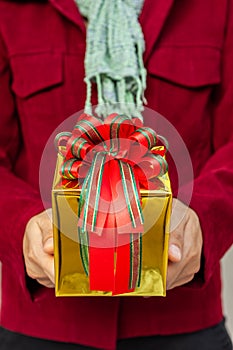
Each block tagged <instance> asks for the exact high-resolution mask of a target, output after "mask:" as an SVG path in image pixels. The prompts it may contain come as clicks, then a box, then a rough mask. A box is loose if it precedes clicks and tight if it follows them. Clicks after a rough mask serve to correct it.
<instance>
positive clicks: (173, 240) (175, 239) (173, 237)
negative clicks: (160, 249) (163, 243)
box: [168, 227, 184, 262]
mask: <svg viewBox="0 0 233 350" xmlns="http://www.w3.org/2000/svg"><path fill="white" fill-rule="evenodd" d="M183 241H184V235H183V232H182V227H181V228H179V229H176V230H175V231H172V232H171V233H170V237H169V246H168V259H169V260H170V261H172V262H180V261H181V259H182V250H183V243H184V242H183Z"/></svg>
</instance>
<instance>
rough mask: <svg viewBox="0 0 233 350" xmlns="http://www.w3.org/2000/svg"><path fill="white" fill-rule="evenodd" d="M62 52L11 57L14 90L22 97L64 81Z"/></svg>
mask: <svg viewBox="0 0 233 350" xmlns="http://www.w3.org/2000/svg"><path fill="white" fill-rule="evenodd" d="M62 58H63V57H62V54H60V53H50V52H49V53H36V54H34V53H32V54H30V53H29V54H24V55H16V56H13V57H11V69H12V76H13V81H12V90H13V91H14V93H15V94H16V95H17V96H18V97H20V98H27V97H30V96H32V95H34V94H36V93H38V92H40V91H42V90H48V89H51V88H53V87H55V86H57V85H60V84H62V83H63V67H62V64H63V59H62Z"/></svg>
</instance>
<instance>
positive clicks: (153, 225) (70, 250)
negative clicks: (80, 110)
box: [52, 155, 172, 296]
mask: <svg viewBox="0 0 233 350" xmlns="http://www.w3.org/2000/svg"><path fill="white" fill-rule="evenodd" d="M61 164H62V157H61V156H60V155H58V160H57V166H56V171H55V176H54V183H53V189H52V208H53V230H54V258H55V293H56V296H111V295H112V294H111V292H101V291H90V289H89V279H88V276H86V274H85V272H84V269H83V266H82V262H81V258H80V250H79V243H78V234H77V211H78V200H79V195H80V189H77V188H64V186H62V185H61V176H60V174H59V169H60V168H61ZM159 180H160V181H161V183H162V186H161V188H160V189H158V190H153V191H146V190H142V191H141V196H142V208H143V215H144V221H145V223H144V234H143V237H142V276H141V283H140V287H138V288H136V289H135V291H134V292H130V293H125V294H120V295H121V296H123V295H124V296H165V295H166V274H167V262H168V239H169V224H170V214H171V204H172V193H171V187H170V181H169V177H168V175H167V174H166V175H164V176H163V177H160V178H159Z"/></svg>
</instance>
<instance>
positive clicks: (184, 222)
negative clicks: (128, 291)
mask: <svg viewBox="0 0 233 350" xmlns="http://www.w3.org/2000/svg"><path fill="white" fill-rule="evenodd" d="M171 230H172V231H171V232H170V239H169V249H168V259H169V262H168V272H167V289H172V288H175V287H178V286H181V285H183V284H185V283H188V282H190V281H191V280H192V279H193V277H194V274H195V273H197V272H198V271H199V269H200V262H201V251H202V243H203V241H202V231H201V226H200V223H199V219H198V216H197V214H196V213H195V212H194V211H193V210H192V209H190V208H188V207H187V206H186V205H184V204H183V203H182V202H180V201H179V200H178V199H173V204H172V215H171Z"/></svg>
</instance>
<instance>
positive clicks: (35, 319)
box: [0, 0, 233, 349]
mask: <svg viewBox="0 0 233 350" xmlns="http://www.w3.org/2000/svg"><path fill="white" fill-rule="evenodd" d="M140 22H141V24H142V28H143V31H144V34H145V39H146V52H145V55H144V58H145V64H146V67H147V69H148V88H147V91H146V97H147V99H148V104H149V107H151V108H153V109H155V110H157V111H158V112H160V113H161V114H163V115H164V116H166V117H167V118H168V120H169V121H170V122H171V123H172V124H173V125H174V126H175V127H176V128H177V130H178V131H179V132H180V134H181V136H182V137H183V139H184V141H185V142H186V145H187V147H188V149H189V152H190V155H191V158H192V162H193V168H194V175H195V186H194V192H193V197H192V201H191V207H192V208H193V209H194V210H195V211H196V212H197V213H198V215H199V218H200V222H201V226H202V230H203V236H204V250H203V263H202V268H201V272H200V273H199V274H198V275H197V276H196V278H195V279H194V280H193V281H192V282H191V283H189V284H187V285H184V286H182V287H179V288H175V289H174V290H171V291H169V292H168V293H167V297H166V298H158V297H155V298H149V299H144V298H138V297H137V298H136V297H135V298H133V297H132V298H101V299H100V298H87V297H86V298H55V297H54V290H53V289H46V288H44V287H40V286H39V285H37V283H36V282H35V281H32V280H30V279H26V275H25V269H24V263H23V257H22V237H23V233H24V229H25V225H26V223H27V221H28V220H29V218H30V217H31V216H33V215H35V214H37V213H39V212H40V211H42V210H43V206H42V204H41V201H40V195H39V192H38V168H39V162H40V157H41V153H42V151H43V147H44V145H45V143H46V141H47V139H48V137H49V136H50V134H51V132H52V131H53V130H54V128H55V127H56V126H57V125H58V124H59V123H60V122H61V121H62V120H63V119H64V118H67V117H68V116H70V115H71V114H72V113H74V112H76V111H77V110H79V109H82V108H83V106H84V100H85V85H84V82H83V77H84V65H83V59H84V53H85V26H84V23H83V21H82V18H81V16H80V14H79V12H78V10H77V8H76V6H75V4H74V2H73V1H72V0H50V1H27V2H23V1H0V99H1V100H0V174H1V176H0V194H1V203H0V222H1V227H0V259H1V261H2V263H3V269H2V310H1V324H2V325H3V326H4V327H6V328H9V329H11V330H14V331H17V332H22V333H25V334H29V335H31V336H36V337H43V338H49V339H54V340H59V341H69V342H74V343H80V344H84V345H90V346H96V347H101V348H105V349H113V348H114V345H115V342H116V339H117V338H125V337H133V336H145V335H153V334H171V333H180V332H190V331H195V330H199V329H202V328H204V327H208V326H211V325H214V324H216V323H218V322H219V321H220V320H221V318H222V309H221V282H220V268H219V260H220V259H221V257H222V256H223V254H224V253H225V251H226V250H227V249H228V248H229V247H230V245H231V244H232V242H233V229H232V213H233V199H232V198H233V157H232V155H233V142H232V141H233V1H232V0H205V1H203V0H189V1H182V0H180V1H179V0H178V1H174V0H156V1H154V0H145V4H144V8H143V11H142V14H141V17H140ZM146 124H148V125H151V126H153V125H154V120H149V119H147V120H146ZM183 167H184V171H185V167H186V164H184V165H183ZM52 172H53V169H52V166H51V173H52ZM173 173H174V172H173V169H172V167H171V175H172V180H174V175H173Z"/></svg>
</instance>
